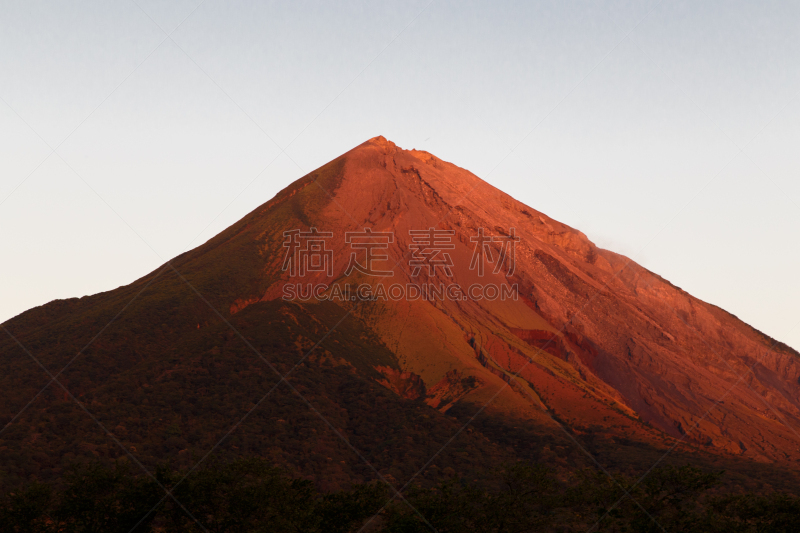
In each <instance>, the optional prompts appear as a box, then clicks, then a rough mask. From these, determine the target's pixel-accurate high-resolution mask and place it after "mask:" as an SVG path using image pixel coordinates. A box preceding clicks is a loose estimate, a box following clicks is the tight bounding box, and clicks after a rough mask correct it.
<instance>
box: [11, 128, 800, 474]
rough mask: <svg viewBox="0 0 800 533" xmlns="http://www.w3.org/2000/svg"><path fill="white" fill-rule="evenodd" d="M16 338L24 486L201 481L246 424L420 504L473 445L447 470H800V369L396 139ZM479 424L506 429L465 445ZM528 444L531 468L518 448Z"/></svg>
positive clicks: (245, 445)
mask: <svg viewBox="0 0 800 533" xmlns="http://www.w3.org/2000/svg"><path fill="white" fill-rule="evenodd" d="M431 228H433V230H434V234H433V238H434V244H437V243H438V245H439V246H438V247H437V246H430V244H431V243H430V239H431V234H430V231H431ZM367 230H369V231H371V232H372V235H368V234H367V233H366V232H367ZM425 231H428V233H427V234H425V233H424V232H425ZM481 232H483V235H484V236H485V237H486V236H488V237H490V238H493V239H492V240H489V241H485V242H481V241H478V239H479V236H480V235H481ZM348 233H352V234H355V235H350V236H349V238H348V235H347V234H348ZM514 238H515V239H517V240H514V241H513V246H512V244H511V243H512V239H514ZM426 239H427V240H426ZM436 239H438V241H436ZM348 241H349V242H348ZM376 244H380V245H379V246H373V245H376ZM484 245H485V246H484ZM476 249H477V250H478V251H479V252H481V253H477V254H476ZM512 249H513V254H512ZM504 251H505V255H503V252H504ZM368 253H372V254H373V257H374V258H377V259H375V260H374V261H371V262H370V261H367V254H368ZM303 254H305V255H303ZM484 256H485V257H484ZM381 257H383V258H381ZM501 257H503V260H502V261H501V259H500V258H501ZM480 258H483V259H484V260H485V261H484V262H485V264H484V267H485V269H484V271H483V273H482V275H481V272H479V267H478V264H479V263H480ZM512 259H513V260H512ZM303 261H306V262H305V263H304V262H303ZM315 261H316V262H315ZM303 266H305V271H303ZM348 267H351V268H350V270H349V272H348ZM359 268H360V269H361V270H359ZM416 270H418V271H416ZM376 272H377V273H376ZM359 286H360V287H361V289H358V287H359ZM440 286H442V287H443V289H441V292H437V291H438V290H439V289H438V288H439V287H440ZM348 287H349V292H348ZM472 288H476V289H475V291H476V292H475V291H473V292H472V293H470V292H469V291H471V290H473V289H472ZM422 289H424V290H425V291H427V292H426V293H425V295H422V293H417V292H415V291H421V290H422ZM359 290H360V291H361V292H359ZM393 290H394V291H396V292H399V291H400V290H402V291H403V294H402V295H399V294H394V295H393V293H392V291H393ZM501 294H504V295H505V296H504V297H500V295H501ZM3 326H4V328H5V329H6V330H7V332H8V333H10V334H13V335H14V338H15V339H16V340H18V341H19V344H18V343H17V342H16V340H13V339H11V338H10V337H9V336H7V335H6V336H2V338H0V388H2V389H3V390H4V391H9V392H8V393H7V394H6V395H4V396H3V398H2V402H0V423H2V424H3V426H6V424H9V422H12V421H13V423H10V424H9V425H8V426H7V427H6V428H5V429H4V430H3V432H2V433H0V450H4V455H3V458H2V464H0V468H2V469H3V471H4V472H5V473H6V475H7V478H6V479H5V480H4V483H6V484H11V485H13V480H14V479H23V478H27V477H31V476H34V477H36V476H41V477H46V476H47V475H49V474H55V473H57V472H59V471H60V470H61V469H63V468H64V467H65V465H66V464H67V463H68V462H69V461H71V460H75V459H77V458H80V457H85V456H100V457H107V458H113V457H118V456H120V454H121V451H120V449H119V448H120V446H124V447H125V449H126V450H134V452H133V453H135V454H136V455H137V457H139V458H141V459H142V461H143V462H144V463H145V464H147V465H155V464H157V463H158V462H159V461H163V460H166V459H168V460H171V461H175V462H177V463H178V464H185V465H190V464H192V463H191V460H192V459H191V458H192V457H193V456H201V455H202V454H204V453H205V452H206V451H207V450H208V449H210V448H211V447H212V446H213V445H214V444H215V443H216V442H217V440H218V439H219V438H222V437H223V436H224V435H225V434H226V432H227V431H228V430H229V429H230V428H231V426H232V424H233V423H234V422H236V421H237V420H240V419H241V420H243V421H242V422H241V428H239V426H237V428H239V429H236V431H234V432H233V433H232V436H231V437H230V438H228V439H227V440H226V441H225V444H224V445H222V447H223V448H226V449H228V450H232V451H237V452H238V451H242V452H244V451H247V452H250V453H258V454H261V455H264V456H268V457H272V458H274V459H275V461H276V462H282V463H285V464H288V465H290V466H291V468H294V469H295V470H297V471H298V472H299V473H301V474H303V475H306V476H308V477H311V478H314V479H317V480H326V481H325V482H326V483H327V484H328V485H327V486H328V487H329V488H335V487H339V486H343V485H346V484H347V483H348V482H352V481H354V480H355V481H358V480H364V479H369V478H371V477H374V472H372V473H371V472H370V471H369V468H367V466H366V464H363V461H362V460H361V459H360V458H359V457H358V456H357V454H355V453H354V451H353V450H352V449H350V448H349V447H348V445H347V444H345V443H344V442H343V441H342V440H341V438H340V437H344V438H346V439H347V442H349V443H352V444H353V446H355V448H356V449H358V450H359V453H363V454H366V455H365V457H366V459H368V461H369V463H370V464H374V465H375V467H376V468H377V469H378V470H379V471H380V472H381V473H382V475H385V476H389V478H391V479H394V480H397V481H398V482H400V483H404V482H405V481H407V480H409V479H411V478H412V476H413V475H414V474H415V472H417V469H419V468H421V467H423V466H424V465H425V464H426V461H427V460H428V459H429V458H430V457H431V456H432V455H433V453H435V452H436V451H437V450H438V449H439V448H440V447H441V446H443V445H444V444H446V443H447V442H448V441H449V439H450V438H451V437H452V436H453V435H457V438H456V441H454V446H453V448H452V449H449V450H446V451H445V452H443V454H442V455H441V457H438V456H437V457H438V458H437V459H436V464H434V465H433V467H434V470H435V469H440V470H442V469H452V470H454V471H457V472H471V473H476V472H480V471H481V470H482V469H485V468H486V467H487V465H491V464H494V465H497V464H500V463H501V462H502V461H505V460H509V459H513V458H518V457H521V456H526V457H533V458H539V457H551V456H552V454H553V449H559V450H564V449H566V448H569V447H570V446H572V445H571V444H570V442H571V441H570V439H573V438H578V439H582V438H584V437H585V438H587V439H589V438H593V437H592V436H594V435H598V434H602V435H604V436H605V438H607V439H610V440H609V442H612V443H616V444H614V446H618V447H619V448H620V449H624V447H625V446H627V444H625V443H630V442H637V443H641V444H642V446H647V447H649V448H648V449H650V448H652V449H654V450H656V449H660V450H662V451H663V450H666V449H669V448H670V447H672V446H674V445H677V446H678V451H685V452H687V453H688V451H689V450H694V452H693V453H710V454H716V455H718V456H724V457H731V456H732V457H742V458H745V459H748V460H751V459H755V460H757V461H764V462H767V461H772V462H779V463H781V464H791V463H793V462H794V461H797V460H798V459H800V437H798V435H797V433H795V432H794V430H793V429H792V428H793V427H800V425H799V424H798V422H800V411H799V409H800V395H799V394H798V389H800V385H798V378H799V377H800V367H798V354H797V352H795V351H794V350H792V349H790V348H789V347H787V346H785V345H783V344H780V343H776V342H775V341H773V340H772V339H770V338H768V337H767V336H765V335H763V334H761V333H760V332H758V331H756V330H755V329H753V328H751V327H750V326H748V325H747V324H744V323H743V322H741V321H740V320H738V319H737V318H736V317H734V316H732V315H730V314H728V313H726V312H724V311H722V310H720V309H719V308H717V307H714V306H713V305H710V304H707V303H705V302H702V301H700V300H698V299H696V298H694V297H692V296H691V295H689V294H687V293H686V292H685V291H682V290H681V289H679V288H677V287H674V286H673V285H672V284H670V283H669V282H667V281H665V280H663V279H662V278H660V277H659V276H657V275H656V274H653V273H651V272H649V271H648V270H646V269H644V268H642V267H641V266H639V265H637V264H635V263H633V262H631V261H629V260H628V259H627V258H625V257H623V256H620V255H617V254H614V253H613V252H610V251H607V250H602V249H600V248H597V247H596V246H595V245H594V244H592V243H591V242H590V241H589V240H588V239H587V237H586V236H585V235H584V234H582V233H581V232H579V231H577V230H574V229H572V228H570V227H568V226H566V225H564V224H561V223H559V222H557V221H555V220H553V219H551V218H549V217H547V216H546V215H544V214H543V213H541V212H539V211H536V210H534V209H532V208H531V207H528V206H526V205H524V204H522V203H520V202H518V201H516V200H514V199H513V198H512V197H510V196H508V195H507V194H505V193H503V192H501V191H499V190H497V189H496V188H494V187H492V186H491V185H489V184H487V183H485V182H484V181H482V180H480V179H479V178H478V177H476V176H474V175H473V174H471V173H469V172H468V171H466V170H464V169H461V168H459V167H457V166H455V165H453V164H451V163H447V162H445V161H442V160H440V159H438V158H436V157H435V156H433V155H431V154H429V153H427V152H422V151H417V150H402V149H400V148H398V147H397V146H396V145H395V144H394V143H392V142H390V141H387V140H386V139H384V138H383V137H376V138H374V139H371V140H369V141H367V142H365V143H364V144H362V145H360V146H358V147H356V148H354V149H353V150H351V151H349V152H347V153H346V154H344V155H342V156H340V157H339V158H337V159H335V160H333V161H331V162H330V163H328V164H326V165H324V166H323V167H321V168H319V169H317V170H316V171H314V172H312V173H311V174H309V175H307V176H305V177H303V178H301V179H300V180H297V181H296V182H294V183H293V184H291V185H290V186H289V187H287V188H286V189H284V190H283V191H281V192H280V193H279V194H278V195H277V196H276V197H275V198H273V199H272V200H270V201H269V202H267V203H265V204H264V205H262V206H260V207H259V208H257V209H256V210H254V211H253V212H251V213H250V214H248V215H247V216H245V217H244V218H243V219H242V220H240V221H239V222H237V223H236V224H234V225H233V226H231V227H230V228H228V229H226V230H225V231H223V232H222V233H220V234H219V235H217V236H216V237H214V238H212V239H211V240H209V241H208V242H206V243H205V244H203V245H201V246H199V247H198V248H196V249H194V250H191V251H189V252H187V253H185V254H182V255H181V256H179V257H176V258H175V259H173V260H172V261H170V262H169V264H168V265H165V266H163V267H161V268H159V269H158V270H156V271H154V272H152V273H150V274H148V275H147V276H145V277H143V278H141V279H139V280H137V281H135V282H133V283H132V284H130V285H128V286H125V287H120V288H118V289H115V290H113V291H109V292H106V293H101V294H98V295H94V296H90V297H84V298H81V299H77V298H75V299H70V300H64V301H56V302H51V303H49V304H47V305H45V306H41V307H39V308H35V309H32V310H30V311H27V312H25V313H23V314H21V315H19V316H18V317H15V318H14V319H12V320H10V321H8V322H6V323H5V324H4V325H3ZM98 333H99V334H98ZM20 344H21V345H22V346H24V347H25V349H23V348H21V347H20ZM26 350H27V351H26ZM28 352H30V354H34V355H35V357H36V358H37V360H38V361H40V362H41V363H42V364H43V365H44V366H45V367H46V368H48V369H49V370H50V372H52V373H53V374H56V373H58V372H59V371H61V370H62V369H64V368H65V366H66V368H65V369H64V371H63V373H62V374H60V378H59V379H60V380H61V381H62V383H64V385H65V386H66V387H67V389H68V390H69V393H66V392H65V391H64V390H62V389H60V388H59V387H58V386H56V385H51V386H50V387H48V388H47V389H46V390H45V392H43V393H41V394H39V395H38V396H37V393H39V391H40V390H42V387H44V385H45V384H46V383H47V382H48V381H49V378H48V377H47V375H46V374H45V373H44V372H43V371H42V369H41V368H39V367H38V365H37V364H36V363H35V362H33V361H32V359H31V357H30V356H29V355H28ZM273 369H274V370H275V371H277V372H279V373H280V374H284V373H286V372H291V376H290V378H288V379H287V380H286V381H285V382H282V383H279V380H278V377H277V374H276V373H275V371H273ZM288 383H292V384H294V385H293V386H295V387H296V391H294V390H292V389H291V388H290V387H289V386H288ZM273 388H274V392H271V393H270V394H272V396H269V397H268V399H267V400H265V401H264V403H263V406H262V404H259V403H258V402H259V398H261V397H262V396H263V395H264V394H266V393H267V392H268V391H270V390H272V389H273ZM296 392H300V393H301V394H302V395H303V396H304V397H305V396H308V397H309V398H310V399H309V400H308V401H309V403H304V401H303V400H302V399H301V398H300V396H299V395H298V394H296ZM70 394H72V395H74V396H75V398H77V399H78V400H79V401H81V402H82V403H83V405H84V406H85V407H87V409H88V410H89V411H91V412H92V413H93V416H95V417H96V418H97V420H98V421H99V422H101V423H102V424H103V426H104V427H105V428H106V429H107V430H108V433H105V432H104V431H102V430H100V429H99V428H98V427H97V426H96V425H95V424H94V422H93V421H92V420H91V419H90V418H89V417H87V415H86V413H85V412H83V411H82V409H81V408H80V407H79V406H78V405H77V404H76V403H75V402H74V401H72V400H71V398H70V397H69V395H70ZM31 398H35V399H34V401H33V402H32V403H31V404H30V406H28V407H26V405H27V404H28V402H30V401H31ZM309 405H312V406H314V408H315V409H316V410H317V411H318V412H319V413H320V414H322V415H324V418H325V419H327V420H333V421H334V422H332V423H331V424H333V425H332V426H331V425H328V424H327V423H326V422H324V421H323V420H322V418H320V417H316V418H315V416H314V415H313V410H312V411H309ZM254 406H259V407H258V409H254ZM251 410H253V414H252V415H250V414H248V413H250V412H251ZM20 411H23V414H22V415H20V416H18V417H17V415H18V413H19V412H20ZM309 413H311V414H309ZM473 416H477V418H475V423H476V424H477V425H480V424H483V426H482V427H487V428H488V427H492V428H501V430H498V431H495V430H492V431H495V432H494V433H492V434H490V433H485V432H484V433H481V431H483V430H481V431H475V432H472V429H470V430H469V431H464V432H460V433H458V432H457V431H458V428H459V427H461V424H462V423H463V422H464V421H466V420H471V419H472V418H473ZM15 417H17V418H15ZM242 417H245V418H244V419H242ZM523 426H524V427H526V428H534V429H532V430H531V431H532V432H528V433H525V437H524V438H520V437H518V434H517V433H514V435H517V436H515V437H514V439H516V440H514V445H513V446H512V447H511V448H513V450H511V449H509V447H508V445H507V444H508V441H507V440H506V438H505V437H506V436H505V435H504V433H503V432H505V431H508V432H509V433H508V434H509V435H510V434H511V433H512V432H516V431H522V430H521V429H519V430H518V428H522V427H523ZM334 429H335V430H336V431H335V432H334ZM387 431H388V432H389V434H390V435H391V437H390V438H389V439H388V440H387V438H386V435H387ZM526 431H527V430H526ZM337 432H338V433H337ZM567 434H568V435H569V436H565V435H567ZM112 435H113V437H112ZM323 435H325V436H324V437H323ZM559 439H561V440H559ZM557 442H558V443H560V444H558V445H556V444H554V443H557ZM565 442H566V444H564V443H565ZM559 453H567V452H559ZM569 453H575V454H577V455H581V453H580V451H576V448H574V447H573V448H572V451H571V452H569ZM448 454H449V455H448ZM526 454H527V455H526ZM659 455H660V454H659ZM584 459H585V458H584ZM609 460H611V459H609ZM359 462H361V463H362V464H361V466H354V465H358V464H359ZM585 464H588V463H585ZM437 465H438V466H437ZM646 466H649V465H646ZM48 473H49V474H48ZM425 475H426V474H423V478H424V476H425ZM470 475H472V474H470ZM475 475H479V474H475ZM8 476H10V477H8ZM9 479H10V481H9Z"/></svg>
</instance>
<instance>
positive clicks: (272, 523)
mask: <svg viewBox="0 0 800 533" xmlns="http://www.w3.org/2000/svg"><path fill="white" fill-rule="evenodd" d="M721 477H722V473H721V472H707V471H703V470H700V469H698V468H695V467H692V466H685V467H680V468H678V467H664V468H660V469H657V470H654V471H652V472H651V473H649V475H647V476H646V477H645V478H644V480H643V481H642V482H641V483H637V482H636V480H634V479H628V478H624V477H623V478H618V479H615V480H612V479H611V478H609V477H608V476H606V475H605V474H602V473H598V472H590V471H585V472H580V473H578V474H576V475H574V476H572V477H570V478H569V479H562V478H559V477H558V476H557V475H556V474H555V473H554V472H553V471H551V470H550V469H548V468H546V467H544V466H542V465H537V464H531V463H517V464H515V465H513V466H510V467H508V468H506V469H505V470H504V471H503V472H500V473H499V474H498V479H497V483H496V484H493V486H491V487H485V486H478V485H477V484H474V483H469V482H467V481H466V480H463V479H458V478H451V479H448V480H446V481H444V482H441V483H439V484H438V485H437V486H435V487H433V488H419V487H417V488H413V489H411V490H408V491H407V493H406V494H405V495H404V499H405V500H404V501H403V500H401V499H400V498H397V497H395V498H392V496H393V495H394V496H397V495H396V494H394V493H393V490H391V489H390V488H389V487H387V486H386V485H384V484H381V483H370V484H366V485H356V486H354V487H352V488H350V489H349V490H345V491H339V492H333V493H321V492H319V491H318V490H317V489H316V488H315V486H314V484H313V483H312V482H310V481H308V480H304V479H296V478H292V477H290V476H288V475H286V473H284V472H283V471H281V470H279V469H277V468H275V467H273V466H271V465H270V464H268V463H267V462H266V461H264V460H262V459H258V458H252V459H238V460H235V461H229V462H225V461H213V462H211V463H209V464H208V465H207V466H204V467H202V468H199V469H197V470H195V471H191V472H188V473H187V472H184V471H179V470H172V469H169V468H166V467H161V468H159V469H157V471H156V472H155V474H154V476H152V477H151V476H145V475H134V474H133V473H132V472H131V469H130V468H129V466H128V465H127V463H117V464H116V465H114V466H104V465H101V464H89V465H83V466H79V467H76V468H74V469H73V470H72V471H71V472H70V473H69V474H68V475H66V476H65V477H64V479H63V482H62V483H60V484H59V485H58V486H57V487H53V486H50V485H45V484H41V483H31V484H28V485H26V486H25V487H23V488H20V489H19V490H15V491H13V492H10V493H8V494H5V495H4V496H3V498H2V501H1V502H0V531H3V532H15V533H23V532H24V533H39V532H41V533H56V532H59V533H60V532H64V533H68V532H75V533H78V532H80V533H89V532H92V533H94V532H97V533H99V532H103V533H116V532H120V533H132V532H136V533H145V532H165V533H167V532H184V531H203V530H205V531H209V532H214V533H222V532H226V533H244V532H274V533H283V532H286V533H289V532H312V533H313V532H320V533H322V532H326V533H339V532H341V533H346V532H351V531H352V532H355V531H364V532H392V533H411V532H425V531H438V532H440V533H445V532H462V531H463V532H468V531H475V532H486V533H490V532H491V533H506V532H508V533H525V532H540V531H542V532H544V531H553V532H555V531H561V532H567V531H613V532H625V531H632V532H634V531H635V532H661V531H670V532H672V531H675V532H678V531H680V532H704V533H705V532H711V533H714V532H720V533H722V532H726V533H727V532H753V533H755V532H758V533H772V532H775V533H777V532H787V533H788V532H797V531H800V500H799V499H798V498H796V497H793V496H790V495H786V494H781V493H772V494H769V495H754V494H721V493H720V492H719V488H720V479H721ZM167 491H169V492H170V493H169V494H168V493H167ZM170 494H171V495H170ZM173 496H174V498H173ZM198 524H202V528H201V527H200V526H199V525H198Z"/></svg>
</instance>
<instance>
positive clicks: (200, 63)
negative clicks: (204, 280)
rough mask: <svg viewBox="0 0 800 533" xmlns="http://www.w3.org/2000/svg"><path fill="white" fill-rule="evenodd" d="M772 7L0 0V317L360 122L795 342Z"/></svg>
mask: <svg viewBox="0 0 800 533" xmlns="http://www.w3.org/2000/svg"><path fill="white" fill-rule="evenodd" d="M798 21H800V4H789V3H777V2H776V3H758V4H757V5H756V4H753V3H749V2H742V1H739V2H703V3H685V4H684V3H674V2H658V1H644V2H640V3H629V2H622V1H620V2H613V1H605V2H580V3H570V4H569V5H566V4H565V3H563V2H556V1H553V2H499V3H477V2H466V3H450V2H445V1H439V0H434V1H433V2H430V1H429V0H424V1H419V2H417V1H410V2H382V3H366V2H356V1H353V2H341V3H336V5H333V4H331V3H321V2H298V3H262V2H224V3H223V2H220V1H213V0H207V1H205V2H202V3H201V2H200V0H191V1H190V0H185V1H176V2H170V3H164V2H156V1H154V0H137V2H136V3H134V2H132V1H130V0H126V1H120V2H114V3H107V2H101V1H99V0H97V1H89V2H85V3H82V4H80V6H75V5H70V4H68V3H64V4H51V3H37V2H6V3H4V4H3V5H2V6H1V7H0V69H2V72H3V75H2V76H0V237H1V238H0V246H1V247H2V248H0V250H2V252H0V253H2V262H0V321H5V320H8V319H10V318H12V317H14V316H16V315H18V314H20V313H22V312H24V311H25V310H27V309H29V308H32V307H35V306H38V305H42V304H45V303H47V302H49V301H52V300H54V299H63V298H71V297H80V296H84V295H88V294H95V293H98V292H103V291H108V290H111V289H114V288H116V287H118V286H121V285H127V284H129V283H131V282H132V281H134V280H136V279H138V278H140V277H141V276H143V275H145V274H147V273H148V272H150V271H152V270H154V269H155V268H157V267H158V266H159V265H161V264H163V263H164V262H165V261H167V260H169V259H171V258H172V257H175V256H177V255H179V254H180V253H183V252H184V251H186V250H188V249H191V248H194V247H196V246H198V245H200V244H202V243H203V242H205V241H207V240H208V239H210V238H211V237H213V236H214V235H215V234H217V233H219V232H220V231H222V230H223V229H225V228H226V227H228V226H230V225H231V224H233V223H234V222H236V221H237V220H238V219H240V218H241V217H242V216H244V215H245V214H246V213H248V212H250V211H251V210H253V209H255V208H256V207H257V206H259V205H261V204H263V203H265V202H267V201H268V200H269V199H270V198H272V197H273V196H274V195H275V194H276V193H277V192H278V191H279V190H281V189H283V188H284V187H286V186H287V185H288V184H289V183H291V182H292V181H294V180H296V179H298V178H299V177H301V176H303V175H304V174H306V173H307V172H310V171H311V170H313V169H315V168H317V167H319V166H320V165H322V164H324V163H326V162H327V161H329V160H331V159H333V158H335V157H337V156H339V155H340V154H342V153H343V152H345V151H347V150H349V149H351V148H353V147H354V146H356V145H358V144H360V143H362V142H364V141H365V140H367V139H369V138H371V137H374V136H377V135H383V136H385V137H386V138H388V139H390V140H392V141H394V142H395V143H397V144H398V145H399V146H400V147H402V148H406V149H410V148H417V149H422V150H427V151H429V152H431V153H433V154H435V155H436V156H438V157H440V158H442V159H444V160H447V161H450V162H452V163H454V164H456V165H458V166H461V167H463V168H466V169H467V170H470V171H471V172H473V173H475V174H476V175H477V176H479V177H481V178H483V179H485V180H486V181H488V182H489V183H491V184H492V185H494V186H496V187H498V188H499V189H501V190H503V191H505V192H506V193H508V194H510V195H511V196H513V197H515V198H517V199H518V200H520V201H522V202H524V203H525V204H528V205H529V206H531V207H532V208H534V209H537V210H539V211H541V212H543V213H546V214H547V215H548V216H551V217H553V218H555V219H557V220H559V221H561V222H564V223H565V224H568V225H570V226H572V227H574V228H576V229H578V230H580V231H582V232H583V233H585V234H586V235H587V236H588V237H589V239H591V240H592V241H593V242H594V243H595V244H597V245H598V246H600V247H603V248H607V249H610V250H612V251H615V252H617V253H621V254H623V255H626V256H628V257H630V258H632V259H633V260H635V261H636V262H638V263H639V264H641V265H642V266H644V267H646V268H648V269H650V270H652V271H653V272H656V273H657V274H659V275H661V276H662V277H664V278H665V279H668V280H669V281H671V282H672V283H674V284H675V285H677V286H679V287H681V288H682V289H684V290H686V291H687V292H689V293H691V294H692V295H694V296H696V297H698V298H700V299H702V300H704V301H707V302H709V303H712V304H714V305H717V306H719V307H722V308H723V309H725V310H727V311H729V312H731V313H733V314H734V315H736V316H738V317H739V318H740V319H742V320H744V321H745V322H747V323H748V324H750V325H752V326H753V327H755V328H757V329H759V330H761V331H763V332H764V333H766V334H767V335H770V336H771V337H773V338H776V339H778V340H780V341H782V342H785V343H786V344H788V345H790V346H792V347H794V348H797V349H800V304H798V302H800V283H798V282H797V281H796V277H797V273H798V271H800V250H799V249H798V246H797V244H796V241H797V237H798V235H800V180H799V179H798V175H799V174H800V160H798V158H797V157H796V155H795V153H796V151H797V144H798V142H797V141H798V139H800V96H799V95H798V93H800V69H798V68H797V65H800V35H798V33H797V31H796V29H797V23H798ZM165 32H166V33H165ZM168 33H170V34H171V35H170V37H169V38H168V37H167V34H168ZM173 40H174V41H173ZM51 148H57V150H56V153H55V154H51ZM283 150H285V153H283Z"/></svg>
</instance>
